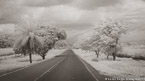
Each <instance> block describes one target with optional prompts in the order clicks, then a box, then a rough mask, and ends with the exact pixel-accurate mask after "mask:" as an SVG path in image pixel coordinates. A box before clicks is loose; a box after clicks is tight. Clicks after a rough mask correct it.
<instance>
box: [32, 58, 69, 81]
mask: <svg viewBox="0 0 145 81" xmlns="http://www.w3.org/2000/svg"><path fill="white" fill-rule="evenodd" d="M66 57H67V56H66ZM66 57H65V58H66ZM65 58H63V59H61V60H60V61H58V62H57V63H56V64H55V65H53V66H52V67H51V68H50V69H48V70H47V71H46V72H44V73H42V74H41V75H40V76H39V77H37V78H36V79H35V80H34V81H37V80H39V79H40V78H41V77H42V76H44V75H45V74H46V73H48V72H50V70H51V69H53V68H54V67H55V66H57V65H58V64H59V63H60V62H62V61H63V60H64V59H65Z"/></svg>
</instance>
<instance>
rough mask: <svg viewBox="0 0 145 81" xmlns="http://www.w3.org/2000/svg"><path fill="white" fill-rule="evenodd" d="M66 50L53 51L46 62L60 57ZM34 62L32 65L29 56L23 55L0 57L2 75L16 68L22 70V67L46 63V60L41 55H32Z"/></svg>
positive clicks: (48, 54)
mask: <svg viewBox="0 0 145 81" xmlns="http://www.w3.org/2000/svg"><path fill="white" fill-rule="evenodd" d="M65 50H66V49H61V50H58V49H55V50H54V49H52V50H50V51H49V52H48V53H47V55H46V59H45V60H47V59H51V58H53V57H55V56H57V55H60V54H61V53H63V52H64V51H65ZM6 55H7V54H6ZM32 60H33V63H31V64H30V63H29V56H28V55H27V56H23V55H17V56H16V55H7V56H0V74H1V73H4V72H7V71H10V70H13V69H16V68H21V67H25V66H29V65H32V64H36V63H39V62H43V61H45V60H42V57H41V56H40V55H35V54H33V55H32Z"/></svg>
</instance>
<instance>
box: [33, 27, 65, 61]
mask: <svg viewBox="0 0 145 81" xmlns="http://www.w3.org/2000/svg"><path fill="white" fill-rule="evenodd" d="M35 33H36V34H37V35H38V36H40V37H42V38H43V39H44V46H43V48H42V49H41V50H39V51H38V53H39V55H41V56H42V58H43V59H45V56H46V54H47V52H48V51H49V50H50V49H52V48H54V46H55V43H56V42H57V41H58V40H65V39H66V33H65V31H64V30H63V29H59V28H57V27H52V26H43V25H42V26H39V27H38V29H37V30H36V31H35Z"/></svg>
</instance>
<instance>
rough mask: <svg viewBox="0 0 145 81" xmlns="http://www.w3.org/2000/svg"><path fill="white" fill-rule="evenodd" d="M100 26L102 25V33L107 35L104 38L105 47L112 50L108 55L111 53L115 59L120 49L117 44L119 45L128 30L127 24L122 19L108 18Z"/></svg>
mask: <svg viewBox="0 0 145 81" xmlns="http://www.w3.org/2000/svg"><path fill="white" fill-rule="evenodd" d="M100 26H101V27H102V29H101V31H102V32H101V34H102V35H103V36H104V37H106V39H103V40H104V42H105V43H106V48H105V49H106V50H107V51H110V52H109V53H108V56H109V54H111V55H112V56H113V60H115V59H116V53H117V51H118V50H117V48H118V47H117V46H118V45H119V39H120V37H121V35H122V34H124V33H125V32H126V30H127V29H126V24H125V23H124V21H123V20H122V19H107V20H106V21H105V22H103V23H102V24H101V25H100ZM108 56H107V57H108Z"/></svg>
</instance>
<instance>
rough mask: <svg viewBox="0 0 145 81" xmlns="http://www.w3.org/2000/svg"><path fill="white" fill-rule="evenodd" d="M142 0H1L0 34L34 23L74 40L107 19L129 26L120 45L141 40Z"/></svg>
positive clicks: (144, 1)
mask: <svg viewBox="0 0 145 81" xmlns="http://www.w3.org/2000/svg"><path fill="white" fill-rule="evenodd" d="M144 14H145V0H0V31H7V32H8V31H12V30H13V29H14V26H15V24H18V23H22V22H27V23H29V22H33V23H37V24H51V25H56V26H60V27H62V28H64V29H65V30H66V32H67V35H68V40H70V41H71V40H74V39H75V38H77V36H78V35H81V34H83V33H85V32H87V30H90V29H91V28H92V27H93V26H95V25H96V24H98V23H99V21H101V20H103V19H106V18H108V17H113V18H118V17H120V18H125V19H126V20H128V21H129V22H130V27H129V33H128V34H127V35H126V36H125V37H124V38H123V41H131V40H143V39H145V38H144V37H143V36H144V35H145V26H144V25H145V15H144Z"/></svg>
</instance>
